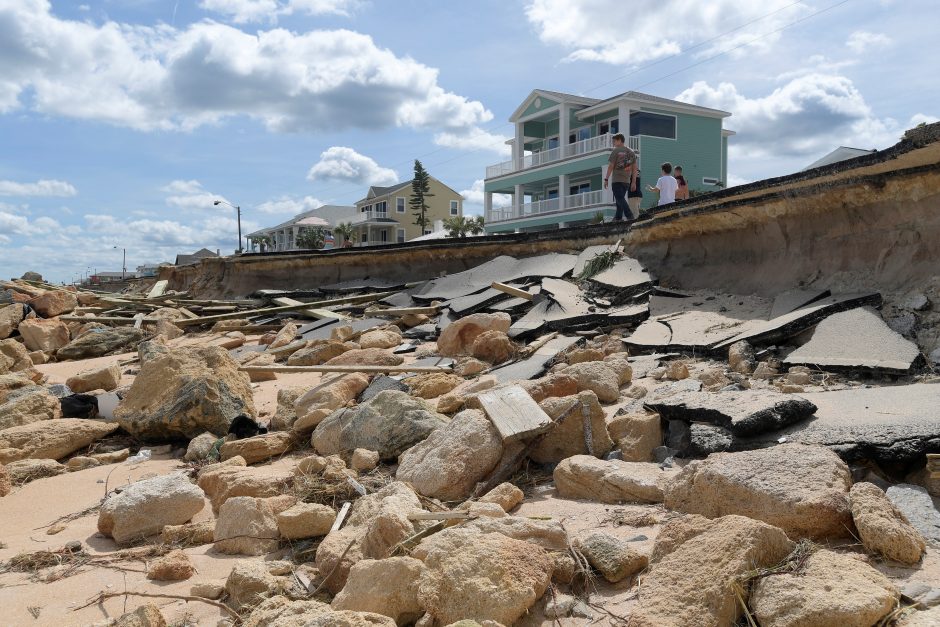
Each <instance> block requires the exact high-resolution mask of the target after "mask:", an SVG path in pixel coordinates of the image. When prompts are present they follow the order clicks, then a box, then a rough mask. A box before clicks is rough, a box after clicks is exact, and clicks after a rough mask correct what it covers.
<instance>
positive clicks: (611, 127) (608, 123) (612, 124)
mask: <svg viewBox="0 0 940 627" xmlns="http://www.w3.org/2000/svg"><path fill="white" fill-rule="evenodd" d="M618 132H620V120H618V119H617V118H614V119H613V120H604V121H603V122H599V123H598V125H597V134H598V135H607V134H608V133H611V134H616V133H618Z"/></svg>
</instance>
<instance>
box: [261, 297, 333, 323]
mask: <svg viewBox="0 0 940 627" xmlns="http://www.w3.org/2000/svg"><path fill="white" fill-rule="evenodd" d="M271 302H272V303H274V304H275V305H303V303H302V302H300V301H299V300H294V299H293V298H288V297H287V296H280V297H278V298H273V299H271ZM299 313H302V314H304V315H307V316H310V317H311V318H317V319H323V318H333V319H334V320H348V319H349V316H346V315H344V314H341V313H339V312H338V311H330V310H329V309H317V308H315V307H314V308H310V309H301V310H299Z"/></svg>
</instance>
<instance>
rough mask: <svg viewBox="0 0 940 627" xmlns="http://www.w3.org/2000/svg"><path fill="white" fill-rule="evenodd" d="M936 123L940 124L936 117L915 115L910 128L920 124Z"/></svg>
mask: <svg viewBox="0 0 940 627" xmlns="http://www.w3.org/2000/svg"><path fill="white" fill-rule="evenodd" d="M934 122H940V118H938V117H937V116H935V115H927V114H925V113H915V114H914V115H912V116H911V121H910V122H908V128H914V127H915V126H917V125H918V124H933V123H934Z"/></svg>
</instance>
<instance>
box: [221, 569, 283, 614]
mask: <svg viewBox="0 0 940 627" xmlns="http://www.w3.org/2000/svg"><path fill="white" fill-rule="evenodd" d="M276 589H277V578H275V577H274V575H272V574H271V573H269V572H268V569H267V568H265V566H264V563H263V562H258V561H255V560H238V561H237V562H235V566H233V567H232V572H230V573H229V575H228V578H227V579H226V580H225V591H226V592H227V593H228V595H229V602H230V603H231V605H232V607H233V608H234V609H236V610H241V609H244V608H248V607H253V606H255V605H258V604H259V603H261V601H263V600H264V598H265V597H267V596H270V595H271V594H272V593H273V592H274V591H275V590H276Z"/></svg>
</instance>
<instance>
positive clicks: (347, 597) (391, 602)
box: [330, 557, 424, 625]
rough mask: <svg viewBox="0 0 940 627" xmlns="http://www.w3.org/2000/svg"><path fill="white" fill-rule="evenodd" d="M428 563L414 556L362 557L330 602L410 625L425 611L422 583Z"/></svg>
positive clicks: (336, 607)
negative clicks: (420, 593) (420, 600)
mask: <svg viewBox="0 0 940 627" xmlns="http://www.w3.org/2000/svg"><path fill="white" fill-rule="evenodd" d="M423 572H424V564H422V563H421V562H420V561H418V560H416V559H414V558H413V557H390V558H388V559H383V560H362V561H361V562H359V563H357V564H356V565H354V566H353V567H352V568H351V569H350V571H349V578H348V579H347V580H346V585H345V586H344V587H343V589H342V591H341V592H340V593H339V594H338V595H336V598H334V599H333V602H332V603H331V604H330V605H331V606H332V607H333V609H334V610H354V611H359V612H374V613H376V614H382V615H383V616H388V617H389V618H392V619H394V621H395V622H396V623H398V624H399V625H407V624H410V623H412V622H414V621H415V620H417V619H418V618H420V617H421V615H422V614H423V613H424V610H423V609H422V608H421V606H420V605H419V604H418V583H419V581H420V579H421V575H422V574H423Z"/></svg>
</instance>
